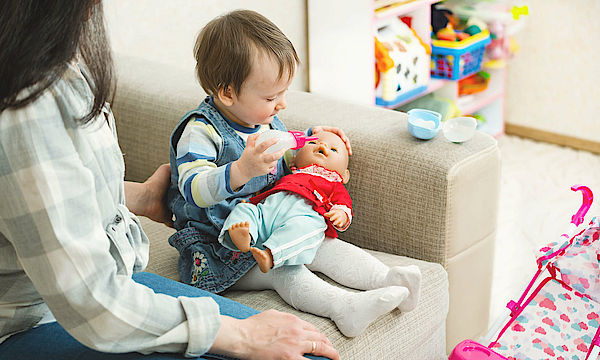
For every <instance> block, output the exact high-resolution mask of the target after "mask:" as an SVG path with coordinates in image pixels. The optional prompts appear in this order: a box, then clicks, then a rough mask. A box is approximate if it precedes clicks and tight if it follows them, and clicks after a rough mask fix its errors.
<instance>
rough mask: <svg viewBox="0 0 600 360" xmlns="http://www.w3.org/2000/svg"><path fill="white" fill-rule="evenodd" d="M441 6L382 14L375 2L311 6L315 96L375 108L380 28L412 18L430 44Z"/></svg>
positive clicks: (422, 0) (425, 3) (419, 2)
mask: <svg viewBox="0 0 600 360" xmlns="http://www.w3.org/2000/svg"><path fill="white" fill-rule="evenodd" d="M439 1H440V0H414V1H412V2H408V3H405V4H403V5H401V6H397V7H391V8H389V9H388V10H386V11H383V12H377V13H376V12H375V5H374V0H327V1H323V0H308V11H307V13H308V59H309V60H308V62H309V89H310V92H313V93H317V94H321V95H328V96H334V97H339V98H343V99H345V100H349V101H353V102H358V103H362V104H369V105H374V104H375V31H376V29H377V22H378V21H380V20H384V19H386V18H388V17H391V16H394V17H396V16H410V17H411V18H412V28H413V29H414V30H415V32H416V33H417V35H418V36H419V37H420V38H421V39H422V40H423V41H424V42H428V43H430V42H431V40H430V33H431V25H430V22H431V4H433V3H437V2H439ZM423 94H424V93H421V94H419V95H420V96H422V95H423Z"/></svg>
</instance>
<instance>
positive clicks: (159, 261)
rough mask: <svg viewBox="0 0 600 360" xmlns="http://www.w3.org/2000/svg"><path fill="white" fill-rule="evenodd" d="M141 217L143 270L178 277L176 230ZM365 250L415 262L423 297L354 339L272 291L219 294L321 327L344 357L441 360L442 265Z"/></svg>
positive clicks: (395, 261) (387, 260)
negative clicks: (145, 246)
mask: <svg viewBox="0 0 600 360" xmlns="http://www.w3.org/2000/svg"><path fill="white" fill-rule="evenodd" d="M140 220H141V222H142V225H143V228H144V231H145V232H146V234H147V235H148V237H149V238H150V240H151V241H150V262H149V264H148V267H147V268H146V271H148V272H151V273H155V274H158V275H161V276H164V277H167V278H169V279H172V280H175V281H179V274H178V273H177V258H178V253H177V250H175V249H174V248H173V247H171V246H170V245H169V244H168V243H167V241H166V239H168V237H169V236H170V235H171V234H172V233H173V232H174V230H173V229H171V228H169V227H167V226H164V225H162V224H157V223H155V222H153V221H150V220H148V219H146V218H141V219H140ZM366 251H367V252H369V253H370V254H371V255H373V256H375V257H376V258H377V259H379V260H380V261H381V262H383V263H384V264H386V265H387V266H390V267H391V266H396V265H400V266H408V265H413V264H414V265H417V266H418V267H419V269H421V273H422V276H423V278H422V287H421V299H420V302H419V306H418V307H417V308H416V309H415V310H413V311H411V312H409V313H406V314H401V313H400V310H398V309H396V310H394V311H392V312H391V313H389V314H386V315H382V316H380V317H379V318H378V319H377V320H375V321H374V322H373V323H372V324H371V325H370V326H369V327H368V328H367V329H366V330H365V331H364V332H363V333H362V334H361V335H359V336H357V337H355V338H347V337H345V336H344V335H342V334H341V333H340V332H339V331H338V329H337V327H336V325H335V324H334V323H333V321H331V320H330V319H326V318H322V317H319V316H316V315H312V314H307V313H304V312H301V311H298V310H295V309H294V308H292V307H291V306H290V305H288V304H287V303H286V302H285V301H283V300H282V299H281V297H279V295H277V293H276V292H275V291H273V290H265V291H247V292H246V291H226V292H225V293H223V294H221V295H224V296H225V297H227V298H230V299H232V300H235V301H238V302H240V303H242V304H246V305H248V306H250V307H252V308H254V309H256V310H259V311H264V310H268V309H276V310H279V311H285V312H288V313H292V314H294V315H297V316H298V317H300V318H301V319H303V320H306V321H308V322H310V323H312V324H314V325H315V326H316V327H317V328H319V330H320V331H321V332H323V333H324V334H325V335H326V336H327V338H329V340H331V342H332V343H333V345H334V346H335V348H336V349H337V350H338V351H339V353H340V355H341V357H342V359H344V360H348V359H356V360H359V359H361V360H365V359H378V360H382V359H390V360H391V359H403V360H404V359H406V360H409V359H415V360H417V359H419V360H425V359H432V360H434V359H445V358H446V345H445V344H446V341H445V340H446V339H445V337H446V331H445V328H446V315H447V313H448V278H447V274H446V271H445V270H444V268H443V267H442V266H441V265H440V264H436V263H431V262H426V261H421V260H415V259H411V258H408V257H405V256H397V255H391V254H386V253H383V252H379V251H372V250H366ZM318 275H319V276H321V277H322V278H323V279H325V280H326V281H329V282H330V283H332V284H335V285H337V286H340V287H343V286H341V285H339V284H337V283H335V282H333V281H331V280H330V279H329V278H327V277H326V276H325V275H322V274H318ZM343 288H345V287H343ZM346 289H347V288H346ZM349 290H351V289H349ZM351 291H352V290H351Z"/></svg>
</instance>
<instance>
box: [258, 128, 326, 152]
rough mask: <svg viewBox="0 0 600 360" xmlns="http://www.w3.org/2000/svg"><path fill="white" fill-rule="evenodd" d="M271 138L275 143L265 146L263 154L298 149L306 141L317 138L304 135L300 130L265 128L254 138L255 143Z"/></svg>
mask: <svg viewBox="0 0 600 360" xmlns="http://www.w3.org/2000/svg"><path fill="white" fill-rule="evenodd" d="M271 138H276V139H277V143H275V144H274V145H272V146H271V147H269V148H267V150H265V154H272V153H274V152H277V151H279V150H281V149H292V150H296V149H300V148H301V147H303V146H304V144H306V142H308V141H311V140H317V139H318V137H317V136H306V135H305V134H304V133H303V132H302V131H288V132H285V131H279V130H267V131H265V132H263V133H262V134H260V136H259V137H258V139H256V145H258V144H260V143H261V142H263V141H266V140H269V139H271Z"/></svg>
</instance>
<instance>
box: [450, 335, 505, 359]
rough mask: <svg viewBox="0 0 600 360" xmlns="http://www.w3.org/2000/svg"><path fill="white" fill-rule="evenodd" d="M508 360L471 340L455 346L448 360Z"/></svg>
mask: <svg viewBox="0 0 600 360" xmlns="http://www.w3.org/2000/svg"><path fill="white" fill-rule="evenodd" d="M484 359H486V360H508V359H506V358H505V357H504V356H502V355H500V354H498V353H497V352H495V351H493V350H490V349H488V348H487V347H485V346H483V345H481V344H480V343H478V342H475V341H473V340H465V341H463V342H461V343H460V344H458V345H456V347H455V348H454V350H452V354H450V357H448V360H484Z"/></svg>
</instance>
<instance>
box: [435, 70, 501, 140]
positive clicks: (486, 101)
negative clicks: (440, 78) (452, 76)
mask: <svg viewBox="0 0 600 360" xmlns="http://www.w3.org/2000/svg"><path fill="white" fill-rule="evenodd" d="M483 71H485V72H487V73H488V74H490V81H489V83H488V86H487V88H486V89H485V90H484V91H482V92H478V93H475V94H471V95H465V96H461V97H459V96H458V81H444V85H443V86H442V87H440V88H439V89H438V90H436V91H434V93H435V94H436V95H438V96H440V97H444V98H447V99H451V100H453V101H454V103H455V104H456V106H457V107H458V109H459V110H460V112H461V113H462V114H463V115H475V114H481V115H482V116H483V117H484V118H485V119H486V122H485V123H483V124H479V125H478V127H477V129H478V130H481V131H483V132H485V133H487V134H490V135H492V136H500V135H502V134H504V95H505V84H506V69H505V68H500V69H487V68H484V69H483Z"/></svg>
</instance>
